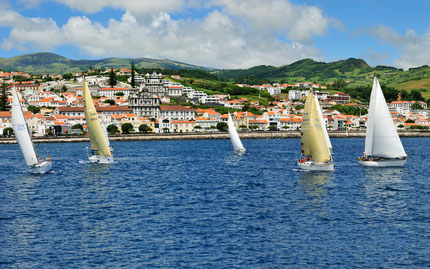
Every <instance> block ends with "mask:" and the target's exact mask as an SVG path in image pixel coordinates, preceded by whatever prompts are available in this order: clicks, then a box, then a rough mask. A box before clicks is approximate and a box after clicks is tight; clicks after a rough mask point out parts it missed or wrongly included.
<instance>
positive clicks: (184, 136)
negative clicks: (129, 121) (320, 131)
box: [0, 130, 430, 144]
mask: <svg viewBox="0 0 430 269" xmlns="http://www.w3.org/2000/svg"><path fill="white" fill-rule="evenodd" d="M399 135H400V137H430V131H421V130H414V131H399ZM239 136H240V138H242V139H283V138H299V137H300V132H299V131H293V132H291V131H290V132H240V133H239ZM329 136H330V137H331V138H364V137H365V136H366V132H365V131H359V132H348V133H346V132H329ZM228 138H229V135H228V133H227V132H214V133H161V134H122V135H113V136H109V140H110V141H150V140H202V139H228ZM89 141H90V140H89V137H88V136H58V137H57V136H48V137H34V138H33V142H34V143H73V142H89ZM15 143H16V140H15V138H13V137H12V138H0V144H15Z"/></svg>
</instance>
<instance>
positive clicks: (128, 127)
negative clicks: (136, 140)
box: [121, 122, 134, 134]
mask: <svg viewBox="0 0 430 269" xmlns="http://www.w3.org/2000/svg"><path fill="white" fill-rule="evenodd" d="M133 130H134V127H133V124H131V123H129V122H127V123H124V124H123V125H122V126H121V131H122V133H124V134H129V133H132V132H133Z"/></svg>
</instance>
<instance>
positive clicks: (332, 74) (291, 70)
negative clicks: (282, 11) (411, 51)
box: [213, 58, 372, 82]
mask: <svg viewBox="0 0 430 269" xmlns="http://www.w3.org/2000/svg"><path fill="white" fill-rule="evenodd" d="M371 70H372V68H371V67H370V66H369V65H368V64H367V63H366V62H365V61H364V60H362V59H354V58H349V59H347V60H342V61H337V62H331V63H324V62H317V61H314V60H312V59H303V60H300V61H297V62H294V63H292V64H290V65H284V66H281V67H274V66H267V65H261V66H255V67H252V68H249V69H235V70H219V71H214V72H213V73H214V74H215V75H217V76H219V77H220V78H223V79H227V80H235V79H237V78H239V77H242V76H253V77H256V78H260V79H269V80H285V79H288V80H290V79H291V80H294V81H304V80H312V81H319V82H327V81H330V80H333V79H336V78H342V77H345V78H346V77H347V76H348V75H352V74H355V75H357V74H359V73H363V72H364V73H367V72H369V71H371Z"/></svg>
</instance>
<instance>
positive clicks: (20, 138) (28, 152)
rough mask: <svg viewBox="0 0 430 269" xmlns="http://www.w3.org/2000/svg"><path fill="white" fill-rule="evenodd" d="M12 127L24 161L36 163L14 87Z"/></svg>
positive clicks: (31, 142) (31, 164) (28, 163)
mask: <svg viewBox="0 0 430 269" xmlns="http://www.w3.org/2000/svg"><path fill="white" fill-rule="evenodd" d="M12 95H13V96H12V128H13V132H14V134H15V138H16V141H17V142H18V145H19V147H20V148H21V151H22V155H24V159H25V163H26V164H27V165H28V166H33V165H35V164H38V158H37V154H36V151H35V150H34V145H33V141H32V140H31V136H30V133H29V132H28V127H27V123H26V122H25V117H24V113H23V111H22V108H21V103H20V101H19V97H18V93H17V92H16V89H15V87H14V88H13V89H12Z"/></svg>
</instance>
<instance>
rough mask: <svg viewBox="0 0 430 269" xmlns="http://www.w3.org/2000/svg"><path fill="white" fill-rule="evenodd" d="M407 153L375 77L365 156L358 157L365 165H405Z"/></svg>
mask: <svg viewBox="0 0 430 269" xmlns="http://www.w3.org/2000/svg"><path fill="white" fill-rule="evenodd" d="M406 161H407V155H406V152H405V150H404V148H403V145H402V141H400V138H399V134H398V133H397V130H396V127H395V126H394V123H393V119H392V118H391V114H390V111H389V110H388V106H387V103H386V101H385V97H384V94H383V92H382V89H381V85H380V84H379V81H378V79H377V78H376V76H375V78H374V80H373V87H372V93H371V95H370V104H369V113H368V118H367V129H366V143H365V150H364V156H362V157H360V158H358V162H359V163H360V164H361V165H363V166H373V167H388V166H403V165H405V163H406Z"/></svg>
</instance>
